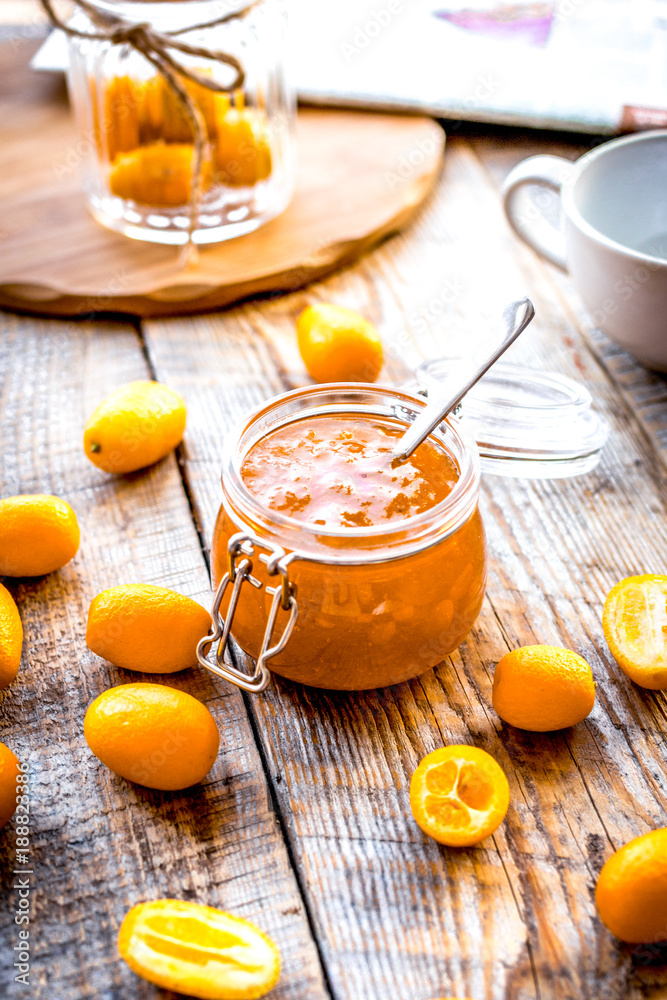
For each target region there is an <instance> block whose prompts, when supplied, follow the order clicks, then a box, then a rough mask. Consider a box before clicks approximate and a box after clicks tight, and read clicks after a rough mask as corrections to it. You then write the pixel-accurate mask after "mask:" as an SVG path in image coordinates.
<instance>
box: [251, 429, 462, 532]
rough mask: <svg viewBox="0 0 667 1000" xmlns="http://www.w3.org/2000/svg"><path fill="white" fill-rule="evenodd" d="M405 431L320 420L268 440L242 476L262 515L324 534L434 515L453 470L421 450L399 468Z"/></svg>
mask: <svg viewBox="0 0 667 1000" xmlns="http://www.w3.org/2000/svg"><path fill="white" fill-rule="evenodd" d="M404 431H405V427H404V426H403V425H401V424H399V423H398V422H396V421H390V420H387V419H382V418H377V419H372V420H364V421H360V420H359V421H355V423H354V424H353V425H351V424H350V420H349V417H344V416H317V417H314V418H312V419H310V420H298V421H295V422H294V423H291V424H287V425H286V426H284V427H280V428H278V430H275V431H272V432H271V433H270V434H267V436H266V437H265V438H263V439H262V440H261V441H260V442H259V443H258V444H256V445H255V446H254V447H253V448H252V449H251V450H250V452H249V453H248V455H247V456H246V458H245V461H244V463H243V465H242V467H241V476H242V477H243V482H244V483H245V485H246V486H247V488H248V490H249V491H250V492H251V493H252V494H253V496H255V497H257V499H258V500H260V501H261V503H263V504H264V505H265V506H266V507H269V508H270V509H271V510H275V511H280V513H282V514H287V515H288V516H289V517H294V518H296V519H297V520H299V521H309V522H310V523H311V524H318V525H322V526H323V527H329V528H331V527H336V528H337V527H340V528H367V527H371V526H372V525H374V524H383V523H387V522H388V521H395V520H398V519H401V518H405V517H411V516H412V515H413V514H421V513H422V512H423V511H426V510H429V509H430V508H431V507H434V506H435V505H436V504H437V503H440V501H441V500H444V499H445V497H446V496H447V495H448V494H449V493H450V492H451V490H452V487H453V486H454V483H455V482H456V480H457V478H458V474H457V468H456V465H455V464H454V462H453V461H452V459H451V457H450V456H449V455H447V453H446V452H445V451H442V450H440V449H437V448H435V447H434V446H433V445H432V444H430V443H428V442H426V443H425V444H423V445H422V446H421V448H418V449H417V451H416V453H415V454H414V455H413V456H411V458H409V459H408V461H407V462H403V463H401V464H400V465H398V464H396V463H392V461H391V452H392V449H393V447H394V446H395V444H396V442H397V441H398V439H399V438H400V436H401V434H403V432H404Z"/></svg>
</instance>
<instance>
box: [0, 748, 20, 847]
mask: <svg viewBox="0 0 667 1000" xmlns="http://www.w3.org/2000/svg"><path fill="white" fill-rule="evenodd" d="M19 771H20V768H19V762H18V759H17V757H16V755H15V754H14V753H12V751H11V750H10V749H9V747H8V746H5V744H4V743H0V828H2V827H3V826H6V825H7V823H9V821H10V819H11V818H12V816H13V815H14V813H15V812H16V805H17V803H16V799H17V798H18V796H19V795H20V794H21V792H20V786H19V791H17V785H16V779H17V777H18V774H19Z"/></svg>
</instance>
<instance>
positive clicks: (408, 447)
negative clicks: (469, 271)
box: [392, 299, 535, 462]
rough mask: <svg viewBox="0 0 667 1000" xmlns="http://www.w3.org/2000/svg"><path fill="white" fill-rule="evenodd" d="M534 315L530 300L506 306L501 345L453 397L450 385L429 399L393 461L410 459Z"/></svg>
mask: <svg viewBox="0 0 667 1000" xmlns="http://www.w3.org/2000/svg"><path fill="white" fill-rule="evenodd" d="M534 315H535V309H534V308H533V303H532V302H531V301H530V299H518V300H517V301H516V302H511V303H510V304H509V305H508V306H507V308H506V309H505V310H504V312H503V322H504V325H505V335H504V337H503V340H502V342H501V344H500V346H499V347H497V348H496V349H495V351H494V352H493V354H492V355H491V356H490V357H489V358H487V359H486V361H484V362H483V364H482V365H481V367H480V368H478V369H477V371H476V372H475V374H474V375H473V376H472V378H470V379H469V380H468V381H467V382H466V384H465V385H464V386H463V388H462V389H457V390H456V392H455V394H454V395H452V390H451V388H450V387H449V386H444V387H443V390H442V392H440V393H437V394H436V395H434V396H431V398H430V399H429V401H428V404H427V405H426V406H425V407H424V409H423V410H421V411H420V413H419V416H418V417H417V418H416V420H415V421H414V423H412V424H410V426H409V427H408V429H407V430H406V432H405V434H404V435H403V436H402V437H401V438H399V440H398V441H397V443H396V446H395V447H394V449H393V451H392V460H393V461H397V462H405V461H406V459H408V458H409V457H410V455H411V454H412V453H413V451H415V450H416V449H417V448H418V447H419V445H420V444H421V443H422V441H424V440H425V439H426V438H427V437H428V436H429V434H430V433H431V431H433V430H435V428H436V427H437V426H438V424H440V423H442V421H443V420H444V419H445V417H446V416H447V414H448V413H451V412H452V410H455V409H456V407H457V406H458V405H459V403H460V402H461V400H462V399H463V397H464V396H465V394H466V393H467V392H468V391H469V390H470V389H472V387H473V386H474V385H475V383H477V382H479V380H480V379H481V377H482V375H484V374H485V373H486V372H488V370H489V368H491V366H492V365H494V364H495V363H496V361H497V360H498V358H499V357H500V356H501V355H502V354H504V353H505V351H506V350H507V348H508V347H510V346H511V344H513V343H514V341H515V340H516V339H517V337H518V336H519V334H520V333H522V332H523V331H524V330H525V329H526V327H527V326H528V324H529V323H530V321H531V319H532V318H533V316H534Z"/></svg>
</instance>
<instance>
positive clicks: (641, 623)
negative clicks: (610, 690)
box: [602, 573, 667, 691]
mask: <svg viewBox="0 0 667 1000" xmlns="http://www.w3.org/2000/svg"><path fill="white" fill-rule="evenodd" d="M602 629H603V631H604V635H605V639H606V640H607V643H608V644H609V648H610V650H611V652H612V656H613V657H614V659H615V660H616V662H617V663H618V665H619V667H620V668H621V670H623V671H624V672H625V673H626V674H627V675H628V677H629V678H630V680H633V681H634V682H635V684H639V685H640V686H641V687H645V688H650V689H651V690H653V691H660V690H662V688H667V576H660V575H658V574H657V573H646V574H644V575H643V576H629V577H627V578H626V579H625V580H621V581H620V583H617V584H616V586H615V587H613V588H612V589H611V590H610V591H609V594H608V595H607V600H606V601H605V602H604V611H603V612H602Z"/></svg>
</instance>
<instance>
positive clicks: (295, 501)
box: [212, 384, 486, 690]
mask: <svg viewBox="0 0 667 1000" xmlns="http://www.w3.org/2000/svg"><path fill="white" fill-rule="evenodd" d="M423 405H424V403H423V400H421V399H420V398H419V397H414V396H411V395H410V394H408V393H404V392H401V391H399V390H394V389H389V388H386V389H385V388H382V387H372V388H370V387H367V386H361V385H352V384H340V385H323V386H317V387H309V388H307V389H299V390H296V391H294V392H291V393H287V394H286V395H284V396H281V397H278V398H277V399H275V400H273V401H271V402H270V403H268V404H267V405H266V406H265V407H263V408H262V409H261V410H260V411H258V412H257V413H255V414H253V415H252V416H251V417H250V418H248V420H247V421H246V422H245V425H244V427H243V428H242V429H241V431H240V432H238V433H237V434H235V435H234V437H233V439H232V440H231V442H230V444H229V446H228V448H227V453H226V456H225V465H224V470H223V477H222V481H223V504H222V506H221V508H220V512H219V514H218V519H217V523H216V528H215V533H214V539H213V549H212V555H213V570H214V579H215V582H216V584H217V583H218V582H219V581H220V580H221V579H222V578H223V577H224V574H225V572H226V571H227V568H228V564H229V563H228V545H229V540H230V538H233V537H234V536H235V535H237V534H238V533H239V532H244V533H249V534H251V535H252V536H254V537H255V538H256V539H260V540H265V542H266V544H268V545H274V546H279V547H280V549H281V550H282V551H283V552H285V553H287V563H288V571H289V581H290V585H291V587H292V591H293V593H294V596H295V599H296V604H297V606H298V617H297V620H296V623H295V625H294V628H293V630H292V632H291V635H290V637H289V640H288V642H287V644H286V646H285V648H284V649H283V650H282V651H281V652H280V653H279V654H278V655H277V656H275V658H273V659H272V660H271V667H272V669H274V670H275V671H276V673H279V674H281V675H282V676H284V677H288V678H290V679H292V680H295V681H299V682H301V683H304V684H309V685H312V686H315V687H323V688H339V689H345V690H358V689H366V688H376V687H383V686H385V685H389V684H396V683H399V682H401V681H405V680H408V679H410V678H412V677H415V676H417V675H418V674H421V673H423V672H424V671H425V670H427V669H429V668H430V667H432V666H434V665H435V664H437V663H438V662H440V661H441V660H442V659H443V657H445V656H446V655H447V654H448V653H451V652H452V651H453V650H454V649H455V648H456V647H457V646H458V645H459V644H460V643H461V642H462V641H463V639H464V638H465V636H466V635H467V634H468V632H469V631H470V628H471V626H472V624H473V622H474V621H475V618H476V617H477V615H478V613H479V610H480V607H481V604H482V600H483V596H484V587H485V582H486V545H485V537H484V529H483V526H482V522H481V519H480V516H479V512H478V508H477V500H478V491H479V463H478V459H477V455H476V451H475V448H474V445H472V444H468V443H467V442H465V441H464V439H463V438H462V437H461V435H460V433H459V431H458V429H457V425H456V421H455V420H451V421H448V422H447V423H446V424H444V425H442V427H441V428H439V429H438V431H436V432H434V434H432V435H431V436H430V437H429V438H428V439H427V441H426V442H424V444H423V445H421V446H420V448H418V449H417V451H416V452H415V453H414V455H413V456H412V457H411V458H410V459H409V460H408V462H406V463H401V464H397V463H393V462H392V459H391V452H392V449H393V446H394V444H395V443H396V441H397V439H398V438H399V437H400V436H401V434H402V433H403V431H404V430H405V427H406V424H407V421H408V420H409V419H410V418H411V416H413V415H414V414H415V413H416V412H417V411H418V410H419V408H420V407H422V406H423ZM251 575H252V577H253V578H254V584H252V585H251V581H249V582H248V584H247V585H246V586H244V587H243V588H242V589H241V592H240V596H239V601H238V604H237V606H236V609H235V611H234V616H233V622H232V633H233V635H234V638H235V639H236V641H237V642H238V643H239V645H240V646H241V648H242V649H243V650H244V651H245V652H247V653H248V654H249V655H250V656H252V657H254V658H257V656H258V655H259V653H260V651H261V645H262V639H263V636H264V632H265V628H266V622H267V617H268V614H269V611H270V608H271V603H272V597H271V593H270V592H267V590H266V588H267V587H271V586H272V585H274V584H275V583H276V577H275V576H273V577H271V576H269V574H268V573H267V570H266V564H265V563H264V562H262V561H260V559H259V558H256V557H255V558H253V567H252V572H251ZM227 610H228V599H226V600H225V601H223V604H222V607H221V613H222V617H223V619H224V618H225V616H226V614H227ZM286 617H287V613H286V612H282V611H281V612H280V613H279V616H278V621H277V623H276V629H277V630H278V631H280V629H281V627H282V626H283V625H284V623H285V620H286ZM281 622H282V624H281Z"/></svg>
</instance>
